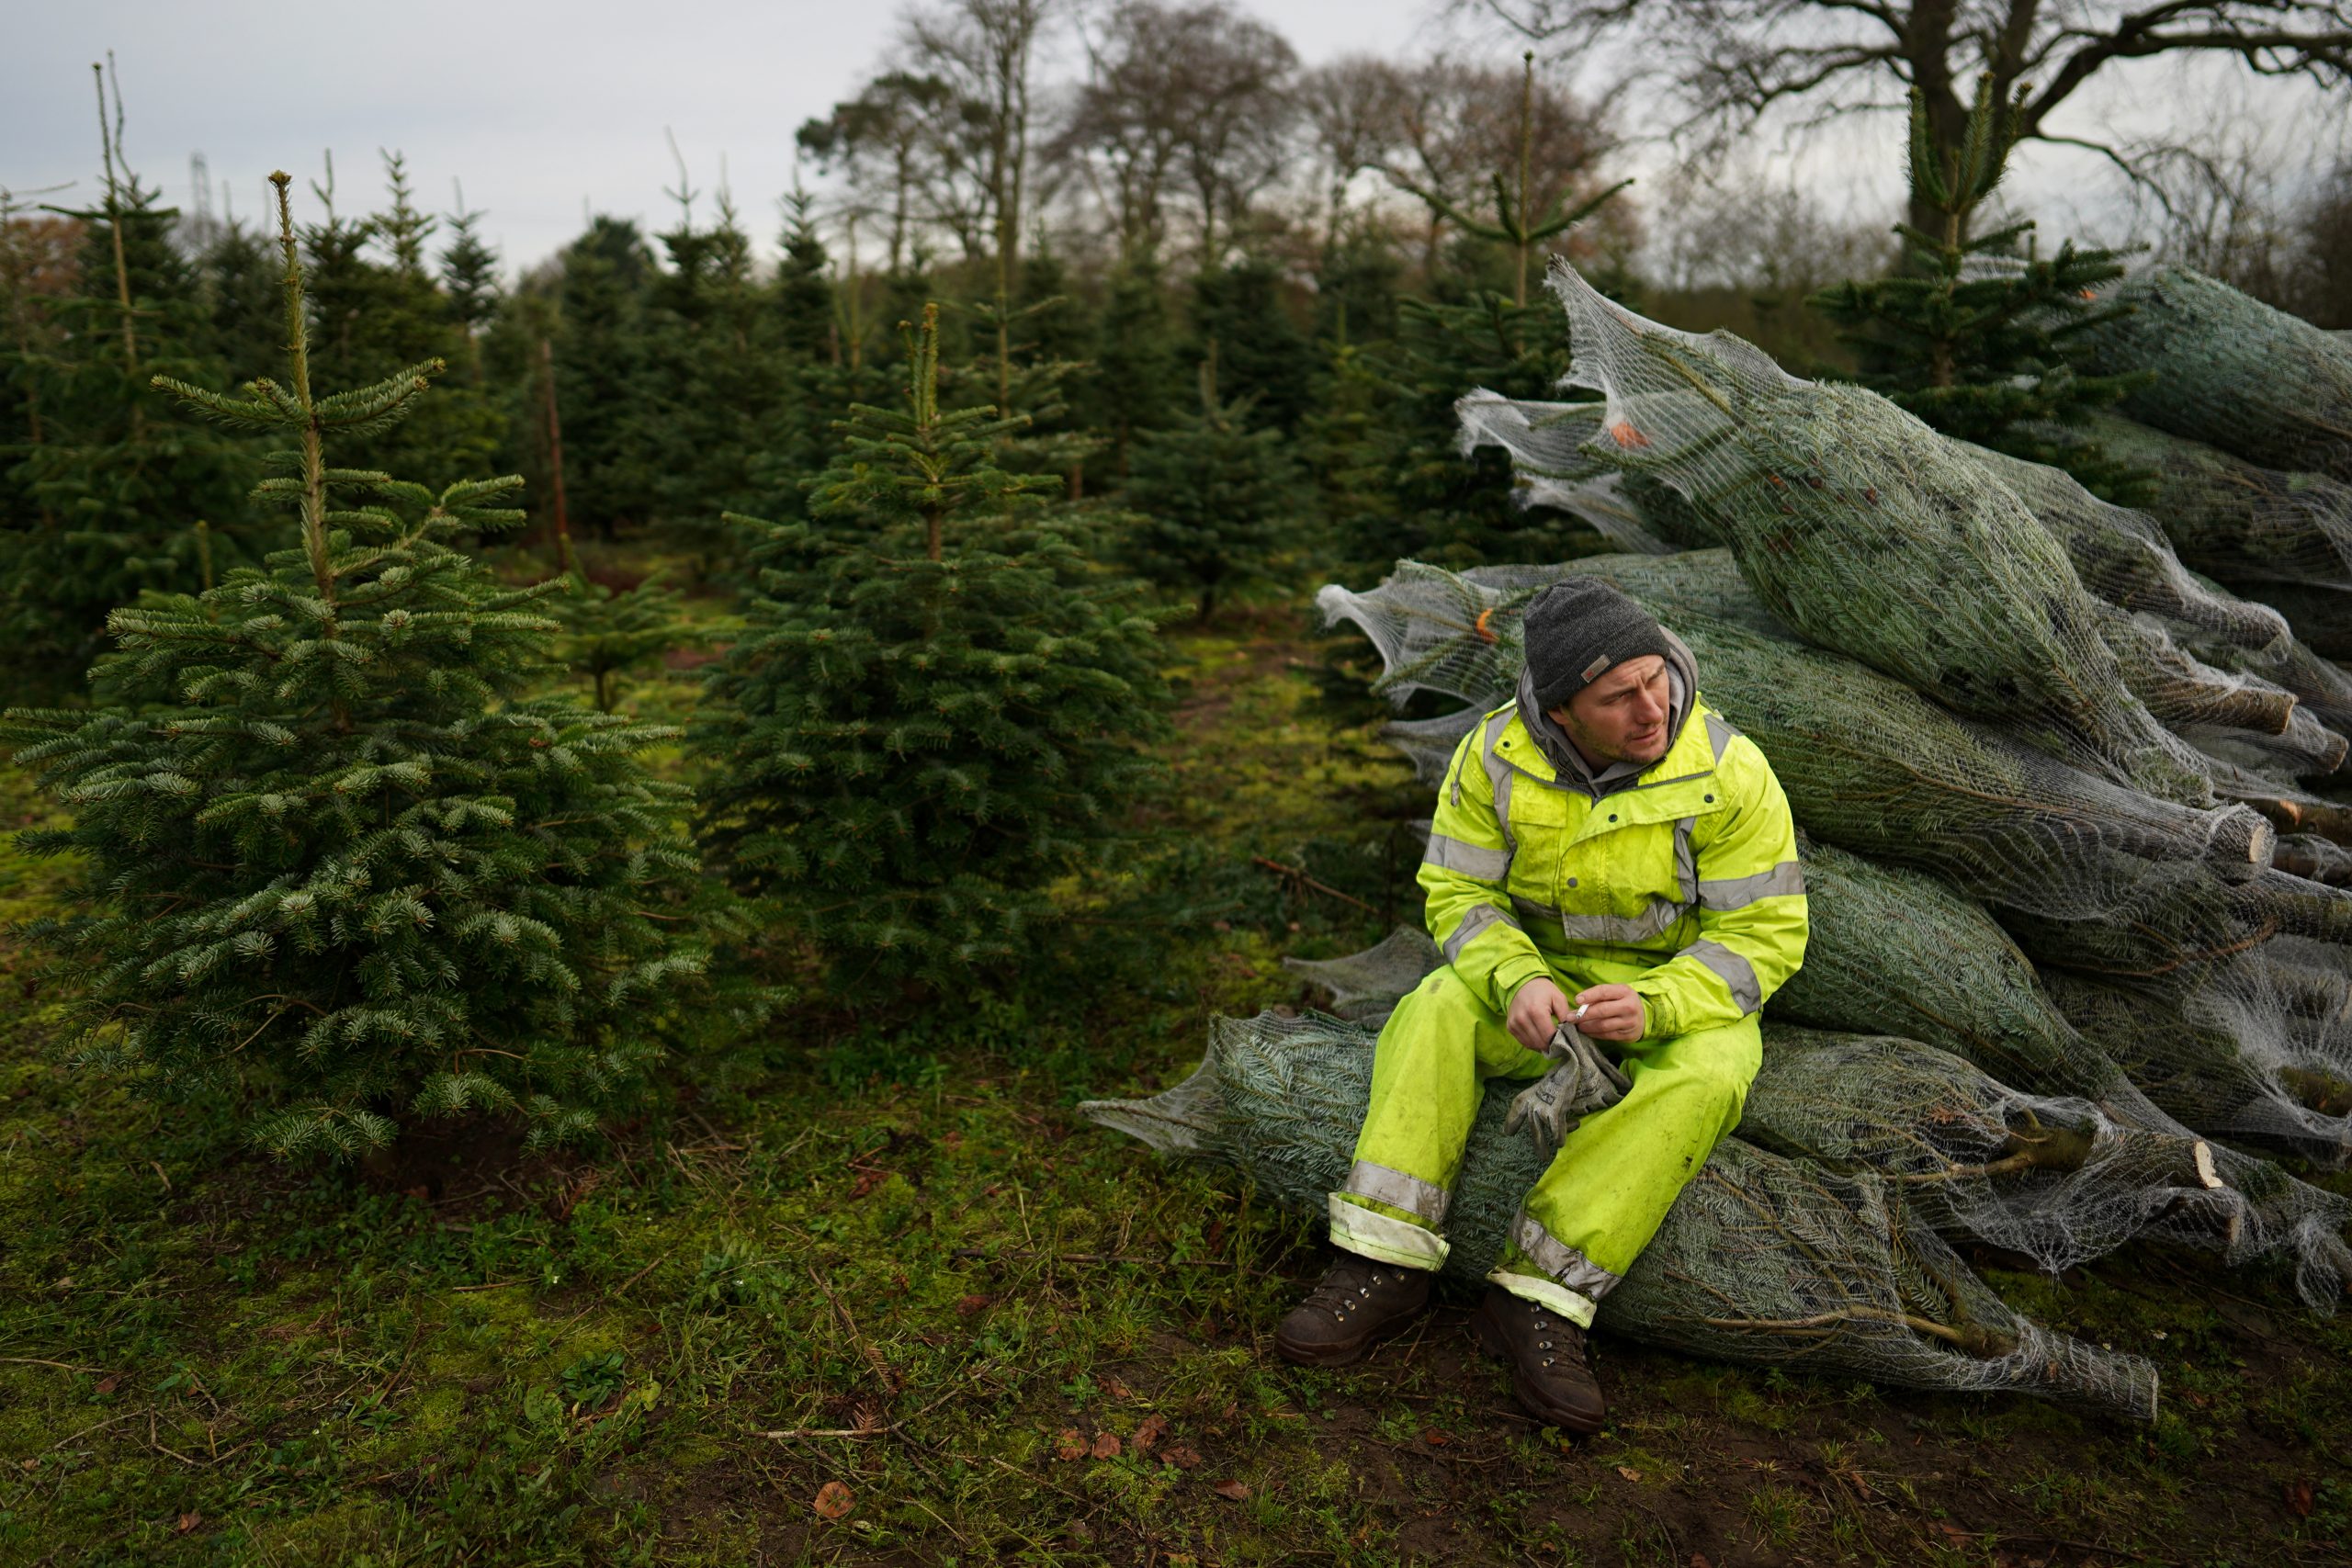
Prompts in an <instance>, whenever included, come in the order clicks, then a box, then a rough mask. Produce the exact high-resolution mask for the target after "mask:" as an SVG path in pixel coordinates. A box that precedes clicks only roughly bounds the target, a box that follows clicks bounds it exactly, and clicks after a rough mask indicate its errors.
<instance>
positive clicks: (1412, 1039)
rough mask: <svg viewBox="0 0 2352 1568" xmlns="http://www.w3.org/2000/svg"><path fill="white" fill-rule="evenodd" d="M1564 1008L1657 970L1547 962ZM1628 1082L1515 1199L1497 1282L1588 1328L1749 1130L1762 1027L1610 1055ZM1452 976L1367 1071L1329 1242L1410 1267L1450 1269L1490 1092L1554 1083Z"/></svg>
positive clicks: (1394, 1018) (1577, 960) (1422, 997)
mask: <svg viewBox="0 0 2352 1568" xmlns="http://www.w3.org/2000/svg"><path fill="white" fill-rule="evenodd" d="M1545 957H1546V959H1547V961H1548V962H1549V963H1550V964H1551V968H1552V976H1553V978H1554V980H1555V981H1556V982H1557V983H1558V985H1559V987H1560V988H1561V989H1562V990H1563V991H1566V993H1567V994H1568V995H1569V996H1570V997H1574V996H1575V995H1576V994H1577V992H1578V991H1580V990H1583V989H1585V988H1586V987H1589V986H1598V985H1605V984H1609V983H1611V982H1619V983H1622V982H1624V981H1627V980H1630V979H1632V978H1633V977H1634V976H1636V975H1638V974H1640V973H1641V972H1642V970H1643V969H1644V968H1645V967H1647V965H1645V964H1626V963H1621V962H1614V961H1611V960H1608V959H1602V958H1598V957H1592V958H1588V957H1585V956H1582V955H1578V956H1575V957H1562V956H1560V955H1557V954H1552V953H1547V954H1546V955H1545ZM1603 1049H1605V1050H1608V1051H1611V1053H1612V1054H1617V1055H1618V1059H1619V1065H1620V1066H1623V1068H1624V1070H1625V1075H1626V1077H1628V1078H1630V1079H1631V1080H1632V1084H1633V1087H1632V1088H1631V1089H1629V1090H1628V1091H1627V1092H1626V1094H1625V1097H1624V1098H1623V1100H1619V1101H1618V1102H1617V1103H1616V1104H1614V1105H1612V1106H1611V1107H1609V1108H1608V1109H1606V1110H1604V1111H1592V1112H1589V1113H1588V1114H1587V1115H1586V1116H1585V1118H1584V1121H1583V1122H1581V1123H1580V1124H1578V1125H1577V1127H1576V1128H1575V1130H1574V1131H1572V1132H1570V1133H1569V1134H1568V1136H1567V1138H1566V1141H1565V1142H1564V1143H1563V1144H1562V1145H1560V1149H1559V1152H1558V1154H1557V1155H1555V1156H1554V1157H1553V1160H1552V1163H1551V1166H1550V1168H1548V1169H1546V1170H1545V1171H1544V1174H1543V1176H1542V1177H1541V1178H1540V1179H1537V1181H1536V1183H1535V1185H1534V1187H1533V1189H1532V1190H1530V1191H1529V1192H1528V1194H1527V1196H1526V1197H1525V1198H1524V1199H1523V1200H1522V1201H1521V1206H1520V1212H1519V1213H1518V1215H1517V1216H1516V1217H1515V1218H1514V1219H1513V1221H1512V1223H1511V1229H1510V1241H1509V1244H1508V1245H1507V1246H1506V1247H1505V1248H1504V1252H1503V1256H1502V1258H1501V1261H1500V1262H1499V1264H1498V1266H1497V1268H1496V1269H1495V1270H1494V1271H1493V1272H1492V1273H1491V1274H1489V1275H1488V1276H1487V1278H1488V1279H1490V1280H1493V1281H1494V1282H1495V1283H1496V1284H1498V1285H1500V1286H1502V1287H1503V1288H1504V1289H1506V1290H1508V1291H1510V1292H1512V1293H1513V1294H1515V1295H1519V1296H1523V1297H1526V1298H1527V1299H1529V1300H1531V1301H1534V1302H1538V1303H1543V1304H1544V1305H1546V1306H1549V1307H1550V1308H1551V1309H1552V1310H1554V1311H1555V1312H1557V1313H1558V1314H1561V1315H1562V1316H1563V1317H1566V1318H1567V1319H1568V1320H1569V1321H1571V1322H1573V1323H1577V1324H1579V1325H1589V1324H1590V1323H1591V1322H1592V1318H1593V1312H1594V1308H1595V1306H1596V1304H1597V1303H1599V1302H1600V1299H1601V1298H1602V1297H1603V1296H1605V1295H1607V1294H1608V1293H1609V1292H1610V1291H1611V1289H1613V1288H1614V1287H1615V1286H1616V1284H1617V1282H1618V1280H1621V1279H1622V1278H1623V1276H1624V1273H1625V1270H1626V1269H1628V1268H1630V1267H1632V1265H1633V1262H1634V1258H1637V1257H1639V1256H1640V1255H1641V1251H1642V1248H1643V1247H1646V1246H1648V1245H1649V1240H1650V1237H1651V1236H1653V1235H1657V1227H1658V1226H1659V1224H1662V1223H1663V1222H1664V1221H1665V1219H1666V1213H1667V1210H1668V1209H1669V1208H1671V1207H1672V1206H1673V1203H1674V1200H1675V1197H1676V1196H1677V1195H1678V1194H1679V1193H1680V1192H1681V1190H1682V1189H1683V1186H1684V1184H1685V1183H1687V1182H1689V1181H1690V1180H1691V1179H1692V1178H1693V1177H1695V1176H1697V1175H1698V1174H1699V1168H1700V1167H1701V1166H1702V1165H1703V1164H1705V1163H1706V1159H1707V1156H1708V1155H1709V1154H1710V1153H1712V1152H1713V1149H1714V1146H1715V1145H1717V1144H1719V1143H1721V1142H1722V1141H1723V1140H1724V1138H1726V1137H1728V1136H1729V1135H1730V1134H1731V1131H1732V1129H1733V1128H1734V1127H1736V1126H1737V1125H1738V1124H1739V1113H1740V1110H1741V1107H1742V1106H1743V1105H1744V1104H1745V1103H1746V1102H1747V1086H1748V1085H1749V1084H1750V1083H1752V1082H1753V1081H1755V1077H1756V1070H1757V1068H1758V1066H1760V1065H1761V1064H1762V1061H1763V1038H1762V1035H1761V1032H1759V1030H1758V1020H1757V1015H1756V1014H1754V1013H1749V1014H1748V1015H1747V1017H1745V1018H1743V1019H1741V1020H1739V1021H1737V1022H1736V1023H1731V1024H1727V1025H1724V1026H1723V1027H1721V1028H1716V1029H1702V1030H1697V1031H1694V1032H1691V1033H1688V1034H1682V1035H1677V1036H1673V1037H1671V1038H1667V1039H1650V1040H1642V1041H1638V1042H1635V1043H1632V1044H1626V1045H1619V1044H1614V1043H1604V1044H1603ZM1551 1066H1552V1064H1551V1063H1550V1062H1549V1061H1548V1060H1547V1059H1546V1058H1545V1057H1544V1055H1541V1054H1540V1053H1538V1052H1534V1051H1530V1050H1528V1049H1527V1048H1526V1047H1525V1046H1523V1045H1521V1043H1519V1042H1518V1041H1517V1040H1515V1039H1513V1038H1512V1037H1511V1033H1510V1030H1508V1029H1506V1028H1505V1027H1504V1026H1503V1017H1502V1015H1501V1014H1500V1013H1498V1012H1497V1011H1496V1010H1494V1009H1493V1008H1492V1007H1490V1006H1489V1005H1488V1004H1487V1001H1486V999H1485V998H1482V997H1481V996H1479V995H1478V994H1477V993H1476V991H1474V990H1473V989H1472V988H1471V987H1469V986H1468V985H1467V984H1465V983H1464V981H1463V980H1462V978H1461V977H1460V976H1457V975H1455V974H1454V972H1453V968H1452V967H1451V966H1450V965H1448V966H1444V967H1441V968H1439V969H1436V970H1434V971H1432V972H1431V973H1430V976H1429V977H1428V978H1426V979H1424V980H1423V981H1422V982H1421V984H1420V986H1419V987H1418V988H1417V989H1415V990H1414V991H1413V992H1411V993H1410V994H1409V995H1408V996H1407V997H1406V998H1404V1000H1402V1001H1401V1002H1399V1003H1398V1004H1397V1010H1396V1011H1395V1012H1394V1013H1392V1014H1391V1015H1390V1016H1389V1020H1388V1022H1387V1025H1386V1026H1385V1028H1383V1029H1382V1031H1381V1032H1380V1045H1379V1050H1378V1054H1377V1055H1375V1056H1374V1059H1373V1068H1372V1103H1371V1105H1370V1107H1369V1108H1368V1109H1367V1111H1365V1115H1364V1123H1363V1133H1362V1134H1361V1135H1360V1136H1359V1137H1358V1138H1357V1140H1356V1151H1355V1164H1354V1166H1353V1168H1351V1170H1350V1171H1349V1174H1348V1182H1347V1185H1346V1187H1344V1188H1343V1189H1342V1190H1340V1191H1338V1192H1334V1193H1332V1194H1331V1201H1330V1211H1331V1240H1332V1242H1333V1243H1334V1244H1335V1245H1337V1246H1339V1247H1345V1248H1347V1249H1348V1250H1349V1251H1351V1252H1356V1253H1361V1254H1363V1255H1364V1256H1366V1257H1369V1258H1379V1259H1381V1260H1383V1261H1385V1262H1388V1263H1394V1264H1397V1265H1400V1266H1402V1267H1405V1268H1411V1269H1438V1268H1441V1267H1442V1266H1443V1264H1444V1262H1445V1258H1446V1253H1447V1244H1446V1241H1445V1239H1444V1235H1443V1230H1444V1224H1445V1210H1446V1204H1447V1201H1448V1200H1449V1198H1450V1197H1451V1195H1452V1191H1453V1184H1454V1179H1455V1178H1456V1176H1457V1175H1459V1173H1460V1171H1461V1168H1462V1150H1463V1145H1464V1143H1465V1142H1466V1141H1467V1140H1468V1138H1469V1135H1470V1127H1471V1122H1472V1121H1473V1120H1474V1119H1475V1118H1476V1115H1477V1112H1478V1102H1479V1100H1480V1097H1481V1094H1482V1092H1483V1086H1484V1085H1485V1083H1486V1080H1487V1079H1488V1078H1495V1077H1501V1078H1511V1079H1527V1080H1532V1079H1535V1078H1539V1077H1543V1076H1544V1074H1545V1073H1546V1072H1548V1071H1550V1070H1551Z"/></svg>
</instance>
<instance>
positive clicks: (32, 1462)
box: [17, 1459, 40, 1471]
mask: <svg viewBox="0 0 2352 1568" xmlns="http://www.w3.org/2000/svg"><path fill="white" fill-rule="evenodd" d="M17 1469H18V1470H25V1471H32V1470H39V1469H40V1461H39V1460H37V1459H20V1460H18V1461H17Z"/></svg>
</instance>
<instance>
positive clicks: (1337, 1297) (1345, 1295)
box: [1299, 1261, 1404, 1323]
mask: <svg viewBox="0 0 2352 1568" xmlns="http://www.w3.org/2000/svg"><path fill="white" fill-rule="evenodd" d="M1403 1278H1404V1272H1403V1270H1401V1269H1384V1268H1382V1267H1381V1266H1380V1265H1379V1264H1377V1263H1369V1262H1358V1261H1349V1262H1345V1263H1336V1264H1333V1265H1332V1266H1331V1270H1330V1272H1329V1273H1328V1274H1325V1275H1324V1276H1323V1280H1322V1282H1321V1283H1320V1284H1317V1286H1316V1287H1315V1288H1314V1289H1313V1290H1312V1291H1309V1292H1307V1293H1306V1301H1304V1302H1302V1303H1299V1304H1301V1305H1302V1306H1311V1307H1320V1308H1322V1309H1323V1310H1324V1311H1325V1312H1328V1313H1329V1314H1331V1315H1332V1316H1333V1317H1334V1318H1336V1319H1338V1320H1339V1321H1340V1322H1341V1323H1345V1322H1346V1321H1347V1320H1348V1315H1349V1314H1351V1313H1353V1312H1355V1311H1356V1310H1358V1309H1359V1308H1361V1307H1363V1306H1364V1305H1365V1304H1366V1303H1369V1302H1370V1301H1371V1300H1372V1297H1373V1293H1374V1292H1376V1291H1380V1290H1384V1289H1385V1288H1386V1287H1387V1286H1389V1285H1393V1284H1395V1283H1397V1281H1398V1280H1401V1279H1403Z"/></svg>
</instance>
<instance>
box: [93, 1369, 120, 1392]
mask: <svg viewBox="0 0 2352 1568" xmlns="http://www.w3.org/2000/svg"><path fill="white" fill-rule="evenodd" d="M121 1386H122V1374H121V1373H120V1372H108V1373H107V1375H106V1376H104V1377H102V1378H100V1379H99V1380H98V1387H97V1392H98V1393H113V1392H114V1391H115V1390H116V1389H119V1388H120V1387H121Z"/></svg>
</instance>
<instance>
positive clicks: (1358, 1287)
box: [1274, 1252, 1430, 1367]
mask: <svg viewBox="0 0 2352 1568" xmlns="http://www.w3.org/2000/svg"><path fill="white" fill-rule="evenodd" d="M1429 1301H1430V1277H1429V1275H1428V1274H1426V1273H1424V1272H1422V1271H1421V1270H1420V1269H1399V1268H1397V1266H1396V1265H1395V1264H1393V1263H1375V1262H1374V1261H1373V1260H1372V1259H1371V1258H1360V1257H1358V1256H1357V1255H1356V1254H1354V1253H1352V1252H1342V1253H1340V1256H1339V1258H1338V1260H1337V1261H1335V1262H1334V1263H1333V1264H1332V1265H1331V1268H1330V1271H1329V1273H1327V1274H1325V1275H1324V1276H1323V1282H1322V1283H1321V1284H1319V1285H1317V1286H1316V1287H1315V1288H1314V1289H1313V1290H1311V1291H1309V1292H1306V1300H1305V1301H1303V1302H1301V1303H1298V1304H1297V1305H1296V1306H1295V1307H1293V1308H1291V1309H1290V1315H1289V1316H1287V1317H1285V1318H1283V1322H1282V1326H1281V1327H1279V1328H1277V1329H1275V1330H1274V1349H1275V1351H1276V1352H1277V1353H1278V1354H1279V1355H1280V1356H1281V1357H1282V1359H1283V1360H1285V1361H1295V1362H1297V1363H1298V1364H1299V1365H1300V1366H1302V1367H1344V1366H1346V1365H1347V1364H1348V1363H1349V1362H1350V1361H1352V1360H1354V1359H1357V1358H1358V1357H1360V1356H1362V1355H1363V1353H1364V1352H1365V1351H1366V1350H1369V1349H1371V1348H1373V1347H1374V1345H1377V1344H1378V1343H1380V1341H1382V1340H1383V1339H1386V1338H1388V1337H1391V1336H1392V1335H1395V1334H1397V1333H1399V1332H1401V1331H1402V1330H1403V1329H1404V1328H1405V1326H1406V1325H1408V1324H1409V1323H1411V1322H1412V1321H1413V1319H1414V1318H1415V1317H1417V1316H1419V1314H1420V1311H1421V1309H1422V1308H1423V1307H1425V1306H1427V1305H1428V1304H1429Z"/></svg>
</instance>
